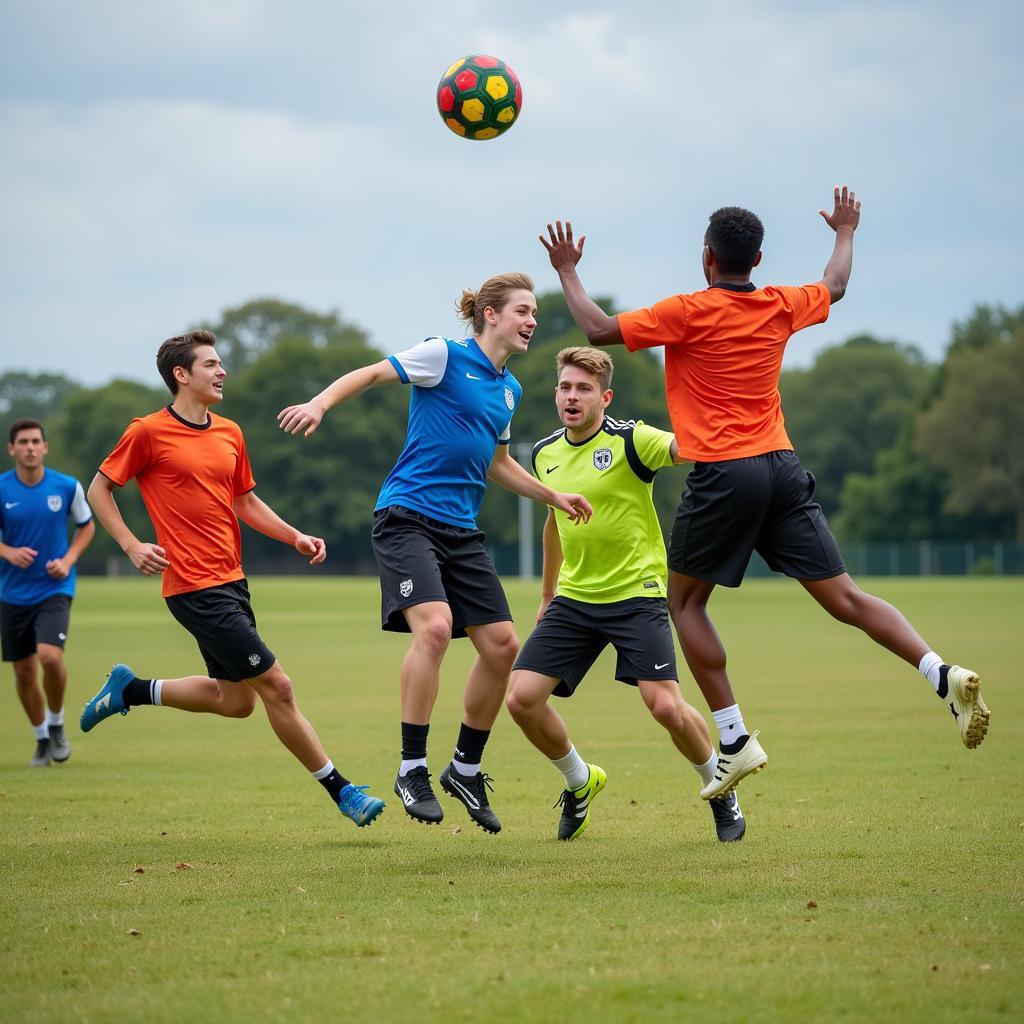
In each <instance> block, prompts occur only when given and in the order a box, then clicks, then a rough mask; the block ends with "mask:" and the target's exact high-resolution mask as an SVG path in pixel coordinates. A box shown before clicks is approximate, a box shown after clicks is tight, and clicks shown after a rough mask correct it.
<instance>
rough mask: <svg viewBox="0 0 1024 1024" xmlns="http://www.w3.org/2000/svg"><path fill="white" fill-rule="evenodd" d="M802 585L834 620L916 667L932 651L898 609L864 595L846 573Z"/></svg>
mask: <svg viewBox="0 0 1024 1024" xmlns="http://www.w3.org/2000/svg"><path fill="white" fill-rule="evenodd" d="M800 585H801V586H802V587H803V588H804V589H805V590H806V591H807V593H808V594H810V595H811V597H813V598H814V600H815V601H817V602H818V604H820V605H821V607H822V608H824V609H825V611H827V612H828V613H829V615H831V616H832V617H833V618H834V619H838V620H839V621H840V622H845V623H846V624H847V625H849V626H856V627H857V628H858V629H861V630H863V631H864V632H865V633H867V635H868V636H869V637H871V639H872V640H874V641H875V643H876V644H881V646H882V647H884V648H886V650H889V651H892V653H893V654H895V655H897V656H898V657H900V658H902V659H903V660H904V661H907V662H909V663H910V664H911V665H913V666H914V668H917V666H918V665H919V664H920V663H921V659H922V658H923V657H924V656H925V655H926V654H927V653H928V651H929V650H930V649H931V648H930V647H929V646H928V645H927V644H926V643H925V642H924V640H923V639H921V636H920V635H919V634H918V632H917V631H916V630H915V629H914V627H913V626H911V624H910V623H909V622H908V621H907V619H906V617H905V616H904V615H903V613H902V612H901V611H900V610H899V609H898V608H894V607H893V606H892V605H891V604H889V602H888V601H883V600H882V599H881V598H880V597H874V596H872V595H871V594H865V593H864V591H863V590H861V589H860V587H858V586H857V584H856V583H854V582H853V580H852V579H851V578H850V576H849V575H848V574H847V573H845V572H844V573H843V574H842V575H840V576H834V577H832V579H828V580H800Z"/></svg>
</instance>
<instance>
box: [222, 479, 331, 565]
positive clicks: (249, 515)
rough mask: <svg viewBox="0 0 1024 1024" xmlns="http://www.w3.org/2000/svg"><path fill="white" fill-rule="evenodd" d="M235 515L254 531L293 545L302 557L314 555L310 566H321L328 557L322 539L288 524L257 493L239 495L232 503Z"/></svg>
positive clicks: (250, 492) (248, 492)
mask: <svg viewBox="0 0 1024 1024" xmlns="http://www.w3.org/2000/svg"><path fill="white" fill-rule="evenodd" d="M231 507H232V508H233V509H234V512H235V515H236V516H238V518H239V519H241V520H242V522H243V523H247V524H248V525H249V526H251V527H252V528H253V529H254V530H259V532H260V533H265V534H266V535H267V536H268V537H273V539H274V540H279V541H282V542H283V543H285V544H289V545H291V546H292V547H293V548H295V550H296V551H298V553H299V554H300V555H312V556H313V557H312V558H310V560H309V564H310V565H319V564H320V563H321V562H322V561H323V560H324V559H325V558H326V557H327V545H326V544H325V543H324V541H323V538H321V537H311V536H310V535H309V534H307V533H302V532H301V531H300V530H296V529H295V527H294V526H290V525H289V524H288V523H286V522H285V521H284V520H283V519H282V518H281V517H280V516H279V515H278V514H277V513H276V512H275V511H274V510H273V509H272V508H271V507H270V506H269V505H268V504H267V503H266V502H265V501H264V500H263V499H262V498H257V497H256V492H255V491H247V492H246V493H245V494H240V495H238V497H237V498H235V500H234V501H233V502H232V503H231Z"/></svg>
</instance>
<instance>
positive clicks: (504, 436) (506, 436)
mask: <svg viewBox="0 0 1024 1024" xmlns="http://www.w3.org/2000/svg"><path fill="white" fill-rule="evenodd" d="M511 440H512V421H511V420H509V421H508V423H506V424H505V429H504V430H503V431H502V432H501V437H499V438H498V444H508V443H509V441H511Z"/></svg>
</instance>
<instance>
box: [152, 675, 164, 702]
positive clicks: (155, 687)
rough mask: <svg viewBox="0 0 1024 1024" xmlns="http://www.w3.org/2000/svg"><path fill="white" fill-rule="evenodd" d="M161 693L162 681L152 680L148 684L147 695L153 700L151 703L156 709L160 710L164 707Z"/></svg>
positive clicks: (162, 688)
mask: <svg viewBox="0 0 1024 1024" xmlns="http://www.w3.org/2000/svg"><path fill="white" fill-rule="evenodd" d="M163 691H164V681H163V680H162V679H154V680H153V681H152V682H151V683H150V684H149V695H150V696H151V697H152V698H153V703H154V704H155V705H156V706H157V707H158V708H161V707H163V705H164V702H163Z"/></svg>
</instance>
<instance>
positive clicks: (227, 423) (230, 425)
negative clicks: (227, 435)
mask: <svg viewBox="0 0 1024 1024" xmlns="http://www.w3.org/2000/svg"><path fill="white" fill-rule="evenodd" d="M209 415H210V427H211V429H213V428H216V429H217V430H228V431H230V432H231V433H234V434H241V433H242V428H241V427H240V426H239V425H238V424H237V423H236V422H235V421H234V420H229V419H228V418H227V416H221V415H219V414H218V413H215V412H211V413H210V414H209Z"/></svg>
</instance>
